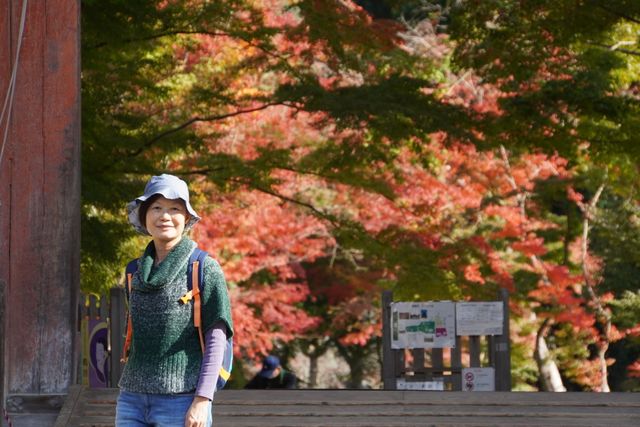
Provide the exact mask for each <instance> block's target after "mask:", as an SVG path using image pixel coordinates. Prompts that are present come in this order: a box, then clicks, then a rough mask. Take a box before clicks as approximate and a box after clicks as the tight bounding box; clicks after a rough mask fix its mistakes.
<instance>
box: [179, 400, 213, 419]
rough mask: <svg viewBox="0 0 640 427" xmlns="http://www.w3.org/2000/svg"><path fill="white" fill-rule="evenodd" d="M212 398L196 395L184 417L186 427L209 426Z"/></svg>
mask: <svg viewBox="0 0 640 427" xmlns="http://www.w3.org/2000/svg"><path fill="white" fill-rule="evenodd" d="M210 403H211V402H210V400H209V399H207V398H206V397H202V396H196V397H194V398H193V403H191V407H189V410H188V411H187V416H186V417H184V427H207V421H208V418H209V404H210Z"/></svg>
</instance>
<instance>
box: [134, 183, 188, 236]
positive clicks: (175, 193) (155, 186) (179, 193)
mask: <svg viewBox="0 0 640 427" xmlns="http://www.w3.org/2000/svg"><path fill="white" fill-rule="evenodd" d="M156 194H160V195H162V196H164V197H165V198H167V199H172V200H175V199H181V200H182V201H183V202H184V204H185V206H186V207H187V212H189V220H188V221H187V223H186V224H185V227H184V229H185V230H189V229H190V228H191V227H193V226H194V225H195V224H196V223H197V222H198V221H200V216H198V214H197V213H196V211H195V210H194V209H193V208H192V207H191V204H190V203H189V188H188V187H187V183H186V182H184V181H183V180H181V179H180V178H178V177H177V176H173V175H168V174H162V175H160V176H152V177H151V179H150V180H149V182H148V183H147V186H146V187H145V188H144V194H143V195H142V196H140V197H138V198H136V199H135V200H133V201H132V202H130V203H129V204H127V214H128V216H129V222H130V223H131V225H133V227H134V228H135V229H136V231H137V232H139V233H142V234H146V235H149V232H148V231H147V229H146V227H145V226H144V225H142V222H141V221H140V206H141V205H142V203H144V202H145V201H146V200H149V198H150V197H152V196H154V195H156Z"/></svg>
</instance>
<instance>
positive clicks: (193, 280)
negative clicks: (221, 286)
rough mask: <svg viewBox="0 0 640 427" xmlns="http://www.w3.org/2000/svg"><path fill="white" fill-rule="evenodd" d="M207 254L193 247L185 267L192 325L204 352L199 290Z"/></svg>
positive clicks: (202, 284)
mask: <svg viewBox="0 0 640 427" xmlns="http://www.w3.org/2000/svg"><path fill="white" fill-rule="evenodd" d="M207 256H209V254H207V253H206V252H205V251H203V250H202V249H200V248H195V249H194V250H193V252H192V253H191V256H190V257H189V266H188V267H187V289H188V290H189V291H191V294H192V295H193V326H195V327H196V328H197V329H198V335H199V337H200V348H201V349H202V352H203V353H204V332H203V330H202V315H201V311H202V308H201V305H202V304H201V302H200V292H201V291H202V287H203V286H204V283H203V282H204V260H205V259H206V258H207Z"/></svg>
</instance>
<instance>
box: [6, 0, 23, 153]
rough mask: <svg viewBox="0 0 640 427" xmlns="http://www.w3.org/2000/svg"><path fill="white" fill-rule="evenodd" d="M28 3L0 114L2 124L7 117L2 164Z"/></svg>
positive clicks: (21, 20) (21, 17) (21, 23)
mask: <svg viewBox="0 0 640 427" xmlns="http://www.w3.org/2000/svg"><path fill="white" fill-rule="evenodd" d="M27 3H28V0H23V1H22V13H21V16H20V30H19V31H18V45H17V47H16V58H15V60H14V61H13V69H12V70H11V79H10V80H9V87H8V88H7V94H6V95H5V97H4V104H3V105H2V113H1V114H0V125H1V124H2V121H3V120H4V118H5V113H6V115H7V118H6V126H5V128H4V135H3V137H2V145H0V165H2V156H3V155H4V148H5V146H6V144H7V137H8V135H9V125H10V122H11V111H12V109H13V98H14V95H15V89H16V79H17V76H18V62H19V61H20V48H21V47H22V36H23V35H24V24H25V21H26V20H27Z"/></svg>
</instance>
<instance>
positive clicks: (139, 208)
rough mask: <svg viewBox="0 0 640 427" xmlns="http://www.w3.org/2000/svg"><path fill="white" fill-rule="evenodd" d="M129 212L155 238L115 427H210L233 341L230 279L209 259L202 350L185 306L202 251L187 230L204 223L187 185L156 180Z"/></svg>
mask: <svg viewBox="0 0 640 427" xmlns="http://www.w3.org/2000/svg"><path fill="white" fill-rule="evenodd" d="M127 211H128V214H129V222H131V224H132V225H133V226H134V227H135V229H136V230H137V231H139V232H140V233H143V234H146V235H150V236H151V239H152V240H151V242H150V243H149V244H148V246H147V248H146V249H145V251H144V253H143V255H142V256H141V257H140V258H139V259H138V268H137V271H136V273H135V274H134V275H133V279H132V282H131V283H132V287H131V294H130V296H129V315H130V321H131V322H132V327H133V337H132V342H131V348H130V352H129V355H128V359H127V362H126V365H125V367H124V370H123V373H122V378H121V379H120V383H119V387H120V395H119V396H118V402H117V405H116V426H117V427H132V426H136V427H137V426H158V427H161V426H162V427H169V426H176V427H182V426H185V427H205V426H210V425H212V409H211V406H212V401H213V394H214V392H215V384H216V381H217V379H218V373H219V371H220V366H221V364H222V357H223V353H224V347H225V342H226V339H227V337H231V336H232V335H233V323H232V320H231V307H230V302H229V297H228V294H227V286H226V282H225V279H224V275H223V273H222V270H221V268H220V266H219V265H218V263H217V262H216V261H215V260H214V259H212V258H210V257H207V259H206V260H205V262H204V281H203V283H204V289H203V291H202V293H201V301H202V309H201V313H202V328H203V330H204V331H205V348H204V352H203V351H202V349H201V347H200V341H199V337H198V331H197V330H196V328H195V327H194V326H193V321H192V319H193V304H191V303H186V304H184V303H183V302H181V297H183V296H184V295H185V294H186V293H187V266H188V262H189V256H190V255H191V252H192V251H193V250H194V248H196V244H195V243H194V242H193V241H192V240H191V239H189V237H187V236H186V235H185V232H186V231H187V230H189V229H190V228H191V227H193V226H194V225H195V224H196V223H197V222H198V221H199V220H200V217H199V216H198V214H197V213H196V212H195V211H194V210H193V208H192V207H191V205H190V204H189V190H188V188H187V184H186V183H185V182H184V181H182V180H181V179H179V178H177V177H175V176H173V175H166V174H164V175H160V176H154V177H152V178H151V180H150V181H149V182H148V183H147V186H146V187H145V190H144V194H143V195H142V196H140V197H138V198H137V199H135V200H134V201H132V202H131V203H129V204H128V205H127Z"/></svg>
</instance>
